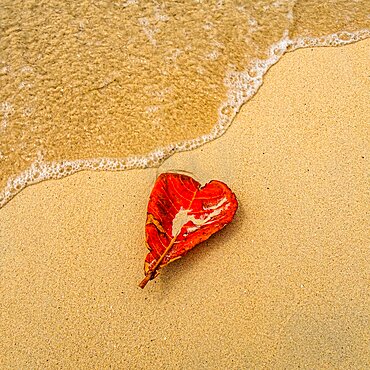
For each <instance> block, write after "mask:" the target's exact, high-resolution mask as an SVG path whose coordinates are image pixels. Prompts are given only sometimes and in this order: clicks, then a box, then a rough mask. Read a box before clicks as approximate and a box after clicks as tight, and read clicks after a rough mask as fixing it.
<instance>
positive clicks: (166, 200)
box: [139, 173, 238, 288]
mask: <svg viewBox="0 0 370 370" xmlns="http://www.w3.org/2000/svg"><path fill="white" fill-rule="evenodd" d="M237 208H238V202H237V200H236V197H235V194H234V193H233V192H232V191H231V190H230V189H229V188H228V186H227V185H225V184H224V183H223V182H221V181H216V180H212V181H210V182H209V183H208V184H206V185H204V186H201V184H200V183H199V182H198V181H196V180H194V179H193V178H192V177H190V176H186V175H183V174H178V173H163V174H161V175H160V176H159V177H158V179H157V181H156V183H155V184H154V187H153V190H152V192H151V194H150V199H149V204H148V214H147V220H146V226H145V231H146V244H147V248H148V249H149V253H148V254H147V256H146V259H145V266H144V270H145V278H144V280H143V281H142V282H141V283H140V285H139V286H140V287H141V288H144V287H145V285H146V284H147V283H148V281H149V280H151V279H154V278H155V277H156V276H157V275H158V271H159V269H160V268H162V267H163V266H165V265H167V264H168V263H170V262H172V261H174V260H175V259H177V258H180V257H182V256H183V255H184V254H186V253H187V252H188V251H189V250H190V249H192V248H194V247H195V246H196V245H197V244H199V243H200V242H203V241H204V240H206V239H208V238H209V237H210V236H211V235H212V234H214V233H215V232H217V231H219V230H221V229H222V228H223V227H224V226H225V225H227V224H228V223H230V222H231V221H232V219H233V217H234V214H235V212H236V210H237Z"/></svg>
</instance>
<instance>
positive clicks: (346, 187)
mask: <svg viewBox="0 0 370 370" xmlns="http://www.w3.org/2000/svg"><path fill="white" fill-rule="evenodd" d="M369 49H370V40H369V39H367V40H364V41H360V42H357V43H355V44H351V45H347V46H345V47H341V48H314V49H300V50H296V51H295V52H294V53H288V54H286V55H285V57H284V58H283V59H282V60H281V61H280V62H279V63H277V64H276V65H275V66H274V67H272V68H271V69H270V70H269V73H268V74H266V76H265V79H264V83H263V85H262V87H261V88H260V90H259V92H258V94H256V95H255V96H254V97H253V98H252V99H251V100H250V101H249V102H248V103H247V104H246V105H244V106H243V107H242V109H241V110H240V112H239V113H238V115H237V117H236V118H235V120H234V122H233V124H232V125H231V127H230V128H229V129H228V130H227V132H226V133H225V134H224V135H222V136H221V137H220V138H218V139H217V140H214V141H212V142H210V143H207V144H206V145H204V146H202V147H200V148H198V149H195V150H193V151H190V152H182V153H177V154H174V155H173V156H172V157H170V158H168V159H167V160H166V161H165V162H164V163H163V164H162V165H161V166H160V167H159V168H149V169H142V170H138V169H135V170H130V171H124V172H85V171H84V172H80V173H77V174H74V175H73V176H69V177H66V178H63V179H60V180H58V181H45V182H42V183H39V184H37V185H33V186H30V187H28V188H26V189H24V190H23V191H22V192H21V193H20V194H18V195H17V196H15V198H14V199H12V200H11V201H10V202H9V203H8V204H7V205H6V206H5V207H4V208H3V209H1V210H0V213H1V217H0V245H2V262H1V265H2V282H3V284H2V285H1V297H2V298H1V300H0V305H1V307H3V308H2V310H3V312H4V317H6V320H2V322H1V323H0V330H1V331H2V332H3V333H4V335H3V336H2V337H3V338H2V340H1V341H0V350H1V352H2V353H3V354H4V355H3V356H2V359H0V363H1V364H2V366H3V367H28V368H29V367H43V368H52V367H75V368H80V367H83V366H86V364H88V367H91V368H93V367H97V368H99V367H100V368H102V367H108V366H109V365H111V366H116V367H122V366H125V367H130V368H140V367H142V366H140V365H144V364H145V366H146V367H147V368H158V367H161V368H173V367H183V368H194V367H196V366H198V367H199V366H203V367H204V368H217V367H224V368H226V367H228V368H240V367H257V368H263V367H268V368H282V367H287V366H289V365H292V364H294V365H295V366H298V365H300V366H308V367H310V368H323V367H328V366H329V367H337V368H366V367H368V365H369V364H368V358H369V355H370V353H369V349H368V348H367V347H366V342H367V341H368V340H369V339H370V338H369V334H368V332H367V331H366V327H367V324H368V322H369V319H370V317H369V313H368V310H367V307H368V302H366V298H365V297H366V294H364V292H366V291H368V287H367V279H366V276H367V274H366V271H367V264H366V260H367V259H368V257H369V252H368V248H367V241H368V236H367V230H368V223H367V221H366V211H367V209H366V204H367V200H368V196H367V178H366V168H367V163H368V158H367V156H368V149H367V142H366V132H367V127H366V126H367V123H368V119H369V112H368V104H367V100H368V99H367V94H368V87H369V86H368V74H369V67H368V62H367V61H368V57H367V56H368V54H369ZM333 61H335V63H333ZM180 169H182V170H186V171H188V172H191V173H193V174H195V175H196V176H197V177H198V178H200V179H201V180H206V179H209V180H210V179H213V178H214V179H218V180H221V181H224V182H225V183H226V184H227V185H228V186H230V188H231V189H232V190H233V191H234V192H235V193H236V195H237V197H238V200H239V205H240V208H239V210H238V213H237V215H236V217H235V220H234V222H233V223H231V224H230V225H228V226H227V227H226V228H225V229H223V230H222V231H221V232H219V233H218V234H216V235H214V236H213V237H211V238H210V239H209V240H208V241H207V242H205V243H202V244H201V245H200V246H198V247H196V248H195V249H194V250H193V251H191V252H190V253H189V254H188V255H187V256H185V257H184V258H182V259H180V260H178V261H175V262H174V263H171V264H170V265H169V266H167V267H166V269H164V270H163V271H162V272H161V274H160V275H159V276H158V277H157V278H156V280H155V281H153V283H152V284H150V285H148V287H147V288H146V289H145V291H142V290H141V289H140V288H139V287H138V286H137V283H138V281H140V279H141V278H142V277H143V263H144V258H145V256H146V253H147V251H146V248H145V245H144V223H145V217H146V204H147V200H148V196H149V193H150V190H151V187H152V185H153V183H154V180H155V178H156V176H157V174H158V173H159V172H164V171H169V170H180Z"/></svg>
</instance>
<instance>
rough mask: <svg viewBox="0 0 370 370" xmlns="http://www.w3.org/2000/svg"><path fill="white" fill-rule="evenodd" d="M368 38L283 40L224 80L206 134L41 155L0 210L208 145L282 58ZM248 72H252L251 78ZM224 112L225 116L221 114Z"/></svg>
mask: <svg viewBox="0 0 370 370" xmlns="http://www.w3.org/2000/svg"><path fill="white" fill-rule="evenodd" d="M369 34H370V31H369V30H368V29H362V30H359V31H356V32H347V31H341V32H337V33H333V34H330V35H326V36H322V37H316V38H310V37H302V38H298V39H289V38H286V37H283V38H282V39H281V40H280V41H279V42H278V43H276V44H273V45H271V46H270V49H269V54H270V57H269V58H268V59H266V60H260V59H257V60H254V61H252V64H251V65H250V66H248V67H247V68H246V69H245V70H244V71H242V72H238V73H234V74H230V75H227V76H225V81H227V83H226V85H228V87H229V90H228V91H227V100H226V101H224V102H221V104H220V108H219V117H218V121H217V123H216V124H215V125H214V127H213V128H212V130H211V131H210V132H209V133H208V134H203V135H201V136H198V137H195V138H193V139H188V140H185V141H181V142H175V143H172V144H170V145H167V146H165V147H159V148H157V149H155V150H154V151H152V152H149V153H147V154H145V155H132V156H128V157H124V158H115V157H101V158H92V159H91V158H90V159H77V160H68V159H65V160H63V161H60V162H58V161H53V162H47V161H46V162H45V161H44V160H43V158H42V156H41V154H39V156H38V158H37V160H36V161H35V162H33V163H32V164H31V166H30V167H29V168H27V169H26V170H25V171H23V172H21V173H20V174H18V175H16V176H15V177H14V178H13V179H12V178H9V179H8V182H7V185H6V186H5V188H4V189H1V190H0V209H1V208H2V207H3V206H4V205H6V204H7V203H8V202H9V201H10V200H11V199H12V198H13V197H14V196H16V195H17V194H19V192H21V191H22V190H23V189H25V188H26V187H27V186H30V185H33V184H38V183H40V182H42V181H45V180H50V179H61V178H64V177H67V176H70V175H73V174H75V173H77V172H80V171H86V170H87V171H89V170H95V171H96V170H99V171H100V170H102V171H106V170H108V171H109V170H110V171H116V170H118V171H123V170H129V169H138V168H156V167H157V166H158V165H161V164H162V163H163V162H164V161H165V160H167V159H168V158H170V157H171V156H172V155H173V154H175V153H182V152H186V151H189V150H194V149H197V148H199V147H201V146H203V145H205V144H207V143H209V142H212V141H214V140H216V139H218V138H220V137H221V136H222V135H224V134H225V132H226V131H227V130H228V129H229V127H230V126H231V125H232V123H233V121H234V120H235V117H236V115H237V114H238V112H239V111H240V109H242V107H243V106H244V105H245V104H247V103H248V101H249V100H250V99H252V98H253V97H254V96H255V95H256V94H257V93H258V90H259V89H260V87H261V86H262V84H263V81H264V79H265V76H266V73H268V71H269V69H270V68H271V67H273V66H274V65H275V64H276V63H278V62H279V61H280V60H281V58H282V57H284V55H286V54H287V53H291V52H294V51H297V50H299V49H305V48H311V47H333V46H334V47H341V46H346V45H351V44H353V43H356V42H361V41H364V40H366V39H368V38H369ZM250 71H253V72H254V73H255V76H253V77H251V76H250V73H249V72H250ZM244 95H245V96H244ZM224 110H225V112H226V113H223V111H224ZM0 154H1V153H0Z"/></svg>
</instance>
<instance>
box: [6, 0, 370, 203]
mask: <svg viewBox="0 0 370 370" xmlns="http://www.w3.org/2000/svg"><path fill="white" fill-rule="evenodd" d="M0 7H1V11H0V17H1V22H0V24H1V26H0V27H1V28H0V30H1V37H0V50H1V58H0V86H1V89H0V133H1V137H0V168H1V172H0V207H1V206H3V205H4V204H6V203H7V202H8V201H9V200H10V199H11V198H12V197H13V196H14V195H15V194H16V193H17V192H19V191H20V190H21V189H23V188H24V187H26V186H27V185H29V184H32V183H35V182H39V181H42V180H43V179H48V178H61V177H64V176H66V175H68V174H71V173H74V172H76V171H79V170H82V169H97V170H104V169H109V170H123V169H127V168H134V167H148V166H154V165H157V164H158V163H159V162H160V161H161V160H163V159H164V158H166V157H168V156H169V155H171V154H172V153H174V152H176V151H181V150H188V149H192V148H195V147H197V146H199V145H201V144H203V143H205V142H207V141H210V140H212V139H214V138H216V137H218V136H220V135H221V134H222V133H223V132H224V131H225V130H226V129H227V127H228V126H229V125H230V123H231V121H232V119H233V118H234V117H235V115H236V113H237V112H238V110H239V109H240V107H241V105H242V104H243V103H245V102H246V101H247V100H248V99H250V98H251V97H252V96H253V95H254V94H255V93H256V91H257V90H258V88H259V86H260V85H261V84H262V77H263V75H264V74H265V73H266V71H267V70H268V69H269V67H270V66H271V65H273V64H274V63H276V62H277V61H278V60H279V59H280V58H281V56H282V55H283V54H284V53H285V52H287V51H291V50H294V49H296V48H298V47H308V46H336V45H344V44H347V43H350V42H354V41H358V40H360V39H363V38H366V37H368V36H369V35H370V33H369V28H370V25H369V23H370V22H369V14H370V5H369V2H368V1H326V2H322V1H319V0H317V1H311V2H309V3H307V2H305V1H291V0H290V1H289V0H287V1H218V2H206V1H189V0H188V1H185V2H182V3H180V2H173V1H167V2H166V1H162V2H153V3H149V2H142V1H139V0H126V1H117V2H104V1H100V2H89V1H82V2H62V3H60V2H58V1H55V0H51V1H48V2H47V4H46V3H40V4H36V3H34V2H31V1H19V0H17V1H11V2H10V1H2V2H1V4H0Z"/></svg>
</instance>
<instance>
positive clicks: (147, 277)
mask: <svg viewBox="0 0 370 370" xmlns="http://www.w3.org/2000/svg"><path fill="white" fill-rule="evenodd" d="M176 238H177V235H176V236H175V237H173V238H172V239H171V241H170V244H168V246H167V248H166V249H165V251H164V252H163V253H162V255H161V256H160V257H159V259H158V261H157V262H156V264H155V265H154V267H153V268H152V269H150V270H149V271H148V272H147V273H146V274H145V278H144V279H143V280H142V281H141V283H140V284H139V287H140V288H141V289H144V288H145V285H146V284H148V282H149V280H152V279H153V275H154V273H155V272H156V270H157V269H158V267H159V265H160V264H161V262H162V260H163V258H164V257H165V256H166V254H167V253H168V252H169V250H170V249H171V248H172V246H173V245H174V244H175V241H176Z"/></svg>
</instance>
